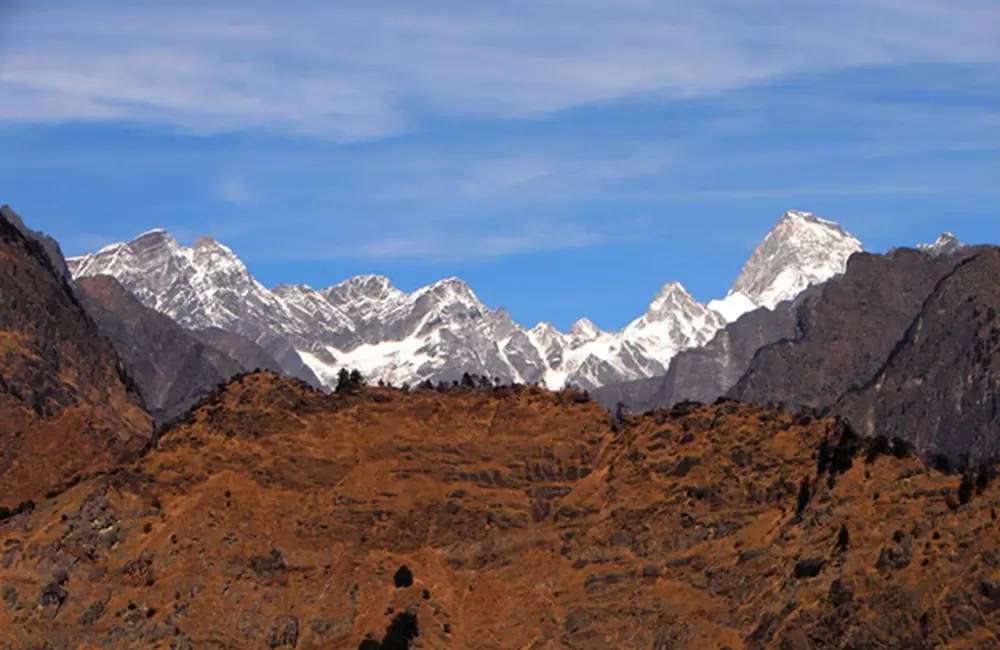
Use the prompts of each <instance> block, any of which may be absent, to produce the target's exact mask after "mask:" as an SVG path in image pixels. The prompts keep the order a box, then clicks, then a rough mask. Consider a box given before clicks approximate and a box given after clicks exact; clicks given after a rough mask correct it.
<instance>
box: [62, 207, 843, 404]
mask: <svg viewBox="0 0 1000 650" xmlns="http://www.w3.org/2000/svg"><path fill="white" fill-rule="evenodd" d="M860 250H862V245H861V243H860V242H859V241H858V240H857V239H855V238H854V237H853V236H851V235H850V234H849V233H847V232H846V231H844V230H843V229H842V228H841V227H840V226H838V225H837V224H835V223H833V222H830V221H826V220H824V219H821V218H819V217H816V216H815V215H812V214H810V213H807V212H799V211H791V212H788V213H786V214H785V215H783V216H782V217H781V219H780V220H779V221H778V223H777V225H776V226H775V227H774V229H773V230H772V231H771V232H770V233H768V235H767V236H766V237H765V238H764V240H763V241H762V242H761V243H760V245H759V246H758V247H757V249H756V250H755V251H754V253H753V255H752V256H751V257H750V259H749V260H748V261H747V263H746V265H745V267H744V268H743V270H742V272H741V273H740V275H739V277H738V278H737V280H736V282H735V283H734V285H733V287H732V289H731V290H730V291H729V293H728V294H727V295H726V296H725V297H724V298H722V299H719V300H713V301H711V302H710V303H708V304H707V305H706V304H701V303H699V302H698V301H696V300H695V299H694V298H693V297H692V296H691V295H690V294H689V293H688V292H687V291H686V290H685V289H684V287H683V286H682V285H681V284H680V283H678V282H668V283H666V284H665V285H664V286H663V288H662V289H661V290H660V292H659V293H658V294H657V295H656V297H655V298H654V299H653V301H652V303H651V304H650V305H649V307H648V309H647V310H646V312H645V313H644V314H642V315H641V316H639V317H638V318H636V319H635V320H634V321H632V322H631V323H629V324H628V325H627V326H626V327H625V328H623V329H622V330H621V331H615V332H609V331H603V330H600V329H599V328H597V327H596V326H595V325H594V324H593V323H592V322H591V321H590V320H588V319H581V320H580V321H578V322H577V323H575V324H574V325H573V327H572V328H571V330H570V331H569V332H561V331H559V330H558V329H556V328H555V327H554V326H553V325H551V324H549V323H544V322H543V323H539V324H538V325H536V326H534V327H532V328H530V329H529V328H525V327H522V326H521V325H519V324H517V323H515V322H514V321H513V320H512V318H511V317H510V315H509V314H508V313H507V311H506V310H504V309H502V308H500V309H490V308H489V307H487V306H486V305H484V304H483V303H482V302H481V301H480V300H479V299H478V297H477V296H476V294H475V293H474V292H473V290H472V289H471V288H470V287H469V286H468V285H467V284H466V283H465V282H463V281H461V280H459V279H457V278H447V279H444V280H441V281H439V282H436V283H434V284H432V285H430V286H427V287H423V288H420V289H417V290H416V291H413V292H411V293H405V292H402V291H400V290H399V289H397V288H396V287H394V286H393V285H392V283H391V282H390V280H389V279H388V278H385V277H383V276H376V275H365V276H358V277H354V278H350V279H348V280H345V281H342V282H339V283H337V284H334V285H332V286H330V287H328V288H326V289H318V290H317V289H313V288H311V287H309V286H305V285H280V286H277V287H275V288H274V289H268V288H266V287H264V286H263V285H262V284H260V283H259V282H258V281H257V280H256V279H254V277H253V276H252V275H251V274H250V272H249V270H248V269H247V266H246V265H245V264H244V263H243V262H242V261H241V260H240V259H239V258H238V257H237V256H236V254H235V253H234V252H233V251H232V250H231V249H229V248H227V247H226V246H224V245H223V244H221V243H219V242H217V241H215V240H213V239H211V238H200V239H198V240H197V241H195V242H194V244H193V245H192V246H190V247H185V246H182V245H181V244H180V243H178V241H177V240H176V239H175V238H174V237H173V236H171V235H170V234H169V233H168V232H166V231H164V230H153V231H150V232H147V233H144V234H142V235H140V236H138V237H136V238H135V239H133V240H131V241H129V242H122V243H116V244H112V245H110V246H106V247H105V248H102V249H101V250H99V251H97V252H96V253H92V254H86V255H83V256H80V257H75V258H72V259H70V260H68V266H69V269H70V271H71V273H72V275H73V277H74V278H77V279H80V278H85V277H90V276H99V275H107V276H112V277H114V278H115V279H116V280H117V281H118V282H119V283H121V285H122V286H123V287H125V288H126V289H127V290H128V291H129V292H131V293H132V294H133V295H134V296H135V297H136V298H137V299H138V300H139V301H140V302H141V303H142V304H143V305H144V306H146V307H148V308H150V309H153V310H155V311H157V312H160V313H162V314H165V315H166V316H169V317H170V318H171V319H173V320H174V321H175V322H177V323H178V324H179V325H181V326H183V327H185V328H187V329H189V330H193V331H199V330H206V329H210V328H212V329H216V330H223V331H228V332H232V333H235V334H238V335H240V336H242V337H245V338H246V339H249V340H250V341H252V342H254V343H256V344H258V345H260V346H261V347H262V348H263V349H264V350H265V351H266V352H267V353H268V354H269V355H270V356H271V357H273V358H274V359H275V360H276V361H277V362H278V363H279V364H280V366H281V368H282V370H283V371H284V372H286V373H287V374H290V375H293V376H296V377H299V378H301V379H303V380H305V381H308V382H310V383H312V384H314V385H317V386H325V387H327V388H331V387H333V385H334V384H335V382H336V376H337V372H338V371H339V370H340V369H341V368H343V367H347V368H356V369H358V370H360V371H361V372H362V373H363V374H364V375H365V376H366V377H368V378H369V379H370V380H371V381H378V380H381V381H384V382H387V383H391V384H396V385H399V384H403V383H410V384H416V383H418V382H422V381H426V380H430V381H432V382H440V381H445V382H451V381H454V380H457V379H458V378H460V377H461V376H462V374H463V373H465V372H469V373H474V374H477V375H482V376H486V377H491V378H495V379H498V380H499V381H501V382H504V383H510V382H520V383H539V382H544V384H545V385H546V386H548V387H550V388H559V387H562V386H565V385H572V386H577V387H580V388H584V389H593V388H597V387H600V386H606V385H609V384H615V383H618V382H623V381H628V380H633V379H639V378H648V377H655V376H659V375H663V374H664V373H665V372H666V371H667V369H668V367H669V363H670V360H671V359H672V358H673V357H674V356H675V355H676V354H677V353H678V352H680V351H681V350H685V349H689V348H698V347H700V346H703V345H705V344H706V343H708V342H709V341H710V340H711V339H712V338H713V336H715V334H716V333H717V332H718V331H719V330H721V329H722V328H724V327H725V326H726V325H727V323H730V322H733V321H736V320H738V319H739V318H740V316H742V315H743V314H745V313H747V312H750V311H754V310H756V309H760V308H766V309H773V308H775V307H776V306H778V305H779V304H780V303H781V302H783V301H787V300H792V299H794V298H796V297H797V296H798V295H799V294H800V293H801V292H802V291H803V290H805V289H806V288H807V287H809V286H812V285H815V284H817V283H821V282H823V281H825V280H828V279H829V278H831V277H833V276H835V275H837V274H839V273H842V272H843V270H844V269H845V268H846V265H847V260H848V258H849V257H850V256H851V255H852V254H854V253H856V252H858V251H860Z"/></svg>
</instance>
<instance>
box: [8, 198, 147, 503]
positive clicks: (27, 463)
mask: <svg viewBox="0 0 1000 650" xmlns="http://www.w3.org/2000/svg"><path fill="white" fill-rule="evenodd" d="M51 250H52V249H51V248H49V247H47V246H46V245H45V243H44V241H43V240H39V239H36V238H34V236H32V235H31V234H30V233H29V234H26V233H25V230H24V229H23V224H17V223H14V222H12V221H10V220H8V218H7V215H6V214H4V215H0V303H2V304H0V505H3V506H8V507H10V506H14V505H16V504H17V503H18V502H19V501H21V500H26V499H31V498H36V497H38V496H40V495H41V494H42V493H43V492H44V491H46V490H48V489H50V488H53V487H55V486H57V485H59V484H60V483H61V482H63V481H67V480H70V479H72V478H73V477H74V476H75V475H77V474H78V473H80V472H87V471H93V470H95V469H99V468H106V467H110V466H112V465H114V464H116V463H118V462H120V461H123V460H128V459H131V458H135V457H136V456H137V455H138V454H140V453H142V451H143V450H144V449H145V448H146V447H147V446H148V444H149V442H150V439H151V438H152V435H153V429H152V424H151V422H150V419H149V416H148V415H147V414H146V412H145V409H144V404H143V401H142V397H141V395H140V394H139V392H138V390H137V389H136V387H135V385H134V383H133V381H132V379H131V377H129V375H128V373H127V371H126V369H125V365H124V364H123V363H122V361H121V360H120V359H119V357H118V355H117V353H116V351H115V349H114V347H113V346H112V345H111V343H110V342H109V341H108V340H107V339H105V338H104V337H103V336H102V335H101V333H100V331H99V329H98V327H97V325H95V323H94V322H93V320H91V318H90V317H89V316H88V314H87V312H86V311H85V310H84V308H83V307H82V306H81V304H80V302H79V301H78V300H77V298H76V296H75V294H74V291H73V289H72V287H71V285H70V284H69V282H68V281H67V278H66V276H65V274H64V273H63V270H62V269H61V268H60V266H59V264H58V260H57V259H53V257H52V253H51V252H50V251H51Z"/></svg>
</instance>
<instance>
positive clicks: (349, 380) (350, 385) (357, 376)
mask: <svg viewBox="0 0 1000 650" xmlns="http://www.w3.org/2000/svg"><path fill="white" fill-rule="evenodd" d="M364 386H365V378H364V377H362V376H361V373H360V372H359V371H358V370H357V369H354V370H348V369H347V368H341V369H340V372H338V373H337V386H336V388H334V390H335V391H336V392H338V393H347V394H351V393H356V392H358V391H359V390H361V389H362V388H364Z"/></svg>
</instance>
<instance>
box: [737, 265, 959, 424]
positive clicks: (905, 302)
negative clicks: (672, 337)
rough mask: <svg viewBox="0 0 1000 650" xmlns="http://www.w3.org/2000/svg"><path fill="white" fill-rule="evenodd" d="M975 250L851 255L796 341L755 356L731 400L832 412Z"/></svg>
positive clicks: (809, 307) (807, 306)
mask: <svg viewBox="0 0 1000 650" xmlns="http://www.w3.org/2000/svg"><path fill="white" fill-rule="evenodd" d="M973 250H975V249H960V250H959V251H958V252H956V253H955V254H953V255H950V256H933V255H928V254H926V253H924V252H921V251H918V250H913V249H897V250H893V251H890V252H889V253H888V254H886V255H870V254H860V255H855V256H853V257H852V258H851V260H850V262H849V263H848V266H847V272H846V273H845V274H844V276H843V277H842V278H840V279H839V280H838V281H835V282H830V283H827V284H826V285H824V287H823V290H822V291H821V292H820V293H819V295H817V296H812V297H810V298H807V299H805V300H803V301H802V303H801V304H800V305H799V307H798V309H797V321H798V322H797V324H796V334H795V337H794V338H792V339H789V340H785V341H779V342H777V343H774V344H772V345H768V346H765V347H763V348H762V349H761V350H760V351H758V352H757V354H756V356H755V357H754V359H753V361H752V362H751V364H750V367H749V368H748V369H747V371H746V373H745V374H744V375H743V377H741V378H740V380H739V381H738V382H737V383H736V385H735V386H734V387H733V388H732V390H731V391H730V392H729V395H730V396H731V397H734V398H736V399H739V400H742V401H748V402H754V403H760V404H763V403H769V402H778V403H782V404H785V405H787V406H788V407H790V408H797V407H811V408H824V407H828V406H831V405H832V404H834V403H835V402H836V401H837V399H838V398H839V397H840V396H841V395H842V394H843V393H844V392H845V391H847V390H848V389H850V388H851V387H852V386H854V385H856V384H859V383H865V382H867V381H868V380H869V379H871V377H872V376H873V375H874V374H875V373H876V372H877V371H878V369H879V368H880V366H881V365H882V364H883V363H884V362H885V360H886V359H887V358H888V356H889V354H890V353H891V352H892V350H893V348H894V347H895V346H896V344H897V342H898V341H899V340H900V339H901V338H902V337H903V334H904V333H905V332H906V330H907V328H908V327H909V326H910V324H911V323H912V322H913V320H914V318H916V316H917V314H918V313H919V312H920V309H921V307H922V305H923V304H924V301H925V300H926V299H927V297H928V296H929V295H930V294H931V292H932V291H933V290H934V287H935V286H936V285H937V283H938V282H940V281H941V279H942V278H944V277H945V276H946V275H948V274H949V273H950V272H951V271H952V270H953V269H954V268H955V267H956V266H957V265H958V264H959V263H960V261H961V259H962V257H963V256H965V255H968V254H970V252H971V251H973Z"/></svg>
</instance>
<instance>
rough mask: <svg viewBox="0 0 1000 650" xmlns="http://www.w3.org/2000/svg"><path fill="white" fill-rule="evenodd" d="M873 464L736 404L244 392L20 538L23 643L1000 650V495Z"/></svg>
mask: <svg viewBox="0 0 1000 650" xmlns="http://www.w3.org/2000/svg"><path fill="white" fill-rule="evenodd" d="M824 441H829V445H830V446H833V448H834V449H835V452H834V453H833V454H832V455H831V454H829V453H826V454H823V455H820V454H819V450H820V448H821V447H822V446H823V443H824ZM845 443H846V444H845ZM865 452H866V447H865V446H864V445H862V444H855V443H854V442H853V441H852V440H851V439H850V437H849V436H848V435H847V431H846V429H845V427H844V426H843V423H842V422H840V421H838V420H833V419H819V418H798V417H795V416H794V415H792V414H789V413H782V412H776V411H771V410H768V409H765V408H759V407H753V406H749V405H741V404H733V403H723V404H719V405H716V406H706V405H700V406H691V405H686V406H685V407H683V408H678V409H676V410H673V411H669V412H668V411H658V412H656V413H650V414H647V415H645V416H642V417H633V418H628V420H627V422H625V423H623V426H622V427H621V428H620V431H619V432H618V433H616V432H615V431H614V430H612V428H611V426H610V422H609V418H608V416H607V414H606V413H605V412H604V411H603V410H602V409H600V408H599V407H598V406H597V405H595V404H593V403H587V402H585V401H582V400H581V396H580V395H579V394H577V393H574V392H572V391H565V392H563V393H561V394H554V393H548V392H546V391H542V390H539V389H535V388H531V387H519V388H513V387H504V388H499V389H492V390H479V391H466V390H453V391H450V392H448V393H440V392H437V391H422V390H413V391H410V392H408V393H404V392H402V391H393V390H379V389H375V390H371V389H369V390H365V391H362V392H361V393H360V394H359V395H356V396H347V397H345V396H340V395H334V396H328V395H323V394H321V393H318V392H316V391H312V390H308V388H307V387H305V388H304V387H303V385H302V384H301V383H296V382H294V381H292V380H290V379H287V378H282V377H276V376H274V375H251V376H247V377H242V378H241V379H239V380H236V381H234V382H232V383H231V384H230V385H228V386H227V387H226V388H225V389H223V390H221V391H219V392H218V393H217V394H216V395H214V396H213V397H212V398H211V399H209V400H207V401H206V402H205V403H203V404H202V405H201V406H199V407H198V408H197V409H196V410H195V411H194V412H193V413H192V414H191V416H190V417H189V418H187V420H186V421H185V422H183V423H179V424H178V426H177V427H176V428H174V429H172V430H169V431H167V432H166V433H165V434H164V436H163V437H162V439H161V440H160V441H159V444H158V446H157V448H156V449H155V450H152V451H151V452H150V453H149V454H148V455H147V456H146V457H144V458H143V459H142V460H141V461H139V462H138V463H135V464H132V465H130V466H128V467H123V468H121V469H119V470H118V471H115V472H111V473H109V474H107V475H104V476H97V477H91V478H88V479H85V480H83V481H81V482H80V483H78V484H76V485H74V486H72V487H69V488H68V489H66V490H65V491H62V492H60V493H58V494H55V495H53V496H52V498H50V499H46V500H45V501H44V502H40V503H39V504H38V507H37V508H36V509H35V510H34V511H33V512H30V513H25V514H20V515H18V516H15V517H13V518H10V519H7V520H5V521H0V549H3V551H2V553H0V558H2V561H0V595H2V598H3V603H2V606H0V647H3V648H10V649H11V650H13V649H15V648H42V647H47V648H70V647H92V648H97V647H99V648H141V647H148V646H156V647H164V648H166V647H172V648H178V649H179V648H213V647H216V648H222V647H224V648H233V649H242V648H275V649H278V648H286V649H287V648H297V649H301V650H309V649H314V650H319V649H324V650H325V649H328V648H338V649H340V648H359V647H361V648H378V647H381V648H386V649H388V648H407V647H409V648H415V647H422V648H440V649H442V650H448V649H451V650H465V649H469V650H472V649H475V650H481V649H484V648H491V649H493V648H536V649H538V650H546V649H557V648H579V649H594V650H597V649H599V648H653V649H656V650H659V649H666V648H671V649H677V650H703V649H705V648H725V647H729V648H745V649H748V650H764V649H765V648H774V649H783V650H797V649H808V648H873V649H874V648H932V647H942V648H944V647H947V648H987V647H993V646H994V645H995V642H994V641H993V640H994V639H995V638H996V635H997V634H998V633H1000V587H998V581H997V570H998V566H1000V559H998V553H997V547H998V545H1000V527H997V526H996V525H994V524H993V523H992V522H991V520H990V517H991V515H990V513H991V511H992V510H995V509H997V508H1000V489H998V488H997V487H996V486H995V485H993V486H989V485H986V486H983V488H984V489H983V490H982V491H981V493H978V494H970V495H967V496H970V497H971V499H969V500H968V503H965V504H964V505H959V499H958V498H957V493H958V488H959V478H958V477H956V476H949V475H945V474H941V473H939V472H937V471H934V470H931V469H928V468H927V467H925V466H924V465H922V464H921V463H920V462H919V461H918V460H917V459H916V458H913V457H905V458H899V457H896V456H893V455H883V456H881V457H876V456H874V455H872V454H866V453H865ZM866 456H867V458H866ZM817 457H821V458H825V459H830V458H831V457H832V458H834V459H835V460H836V462H835V463H832V464H828V467H827V468H824V467H823V466H822V464H819V466H818V462H817ZM803 485H804V486H805V489H803V488H802V487H801V486H803ZM803 493H805V498H802V497H800V496H799V495H801V494H803ZM400 632H408V634H400ZM414 635H415V636H416V638H412V636H414ZM400 637H404V638H402V639H401V638H400ZM405 637H411V639H410V642H409V643H408V642H407V640H406V638H405ZM366 639H369V640H368V641H366ZM371 639H380V640H381V641H383V643H381V644H379V643H378V642H374V641H371Z"/></svg>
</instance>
